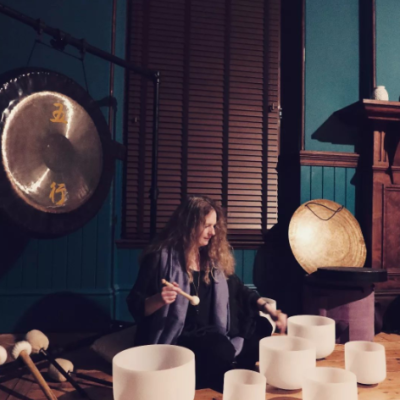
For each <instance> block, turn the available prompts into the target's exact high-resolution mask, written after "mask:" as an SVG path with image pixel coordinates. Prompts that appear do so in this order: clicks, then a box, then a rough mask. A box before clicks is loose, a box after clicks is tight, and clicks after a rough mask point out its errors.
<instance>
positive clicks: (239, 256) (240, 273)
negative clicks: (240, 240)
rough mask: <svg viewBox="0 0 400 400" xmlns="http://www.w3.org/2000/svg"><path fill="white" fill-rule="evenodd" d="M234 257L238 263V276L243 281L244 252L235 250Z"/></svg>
mask: <svg viewBox="0 0 400 400" xmlns="http://www.w3.org/2000/svg"><path fill="white" fill-rule="evenodd" d="M233 255H234V257H235V263H236V266H235V271H236V275H237V276H238V277H239V278H240V279H242V280H243V250H235V251H234V253H233Z"/></svg>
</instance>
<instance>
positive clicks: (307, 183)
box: [300, 166, 311, 204]
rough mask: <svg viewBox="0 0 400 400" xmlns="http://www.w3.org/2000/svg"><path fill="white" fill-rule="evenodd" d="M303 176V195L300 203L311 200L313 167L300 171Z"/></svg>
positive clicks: (302, 168)
mask: <svg viewBox="0 0 400 400" xmlns="http://www.w3.org/2000/svg"><path fill="white" fill-rule="evenodd" d="M300 175H301V193H300V203H301V204H303V203H305V202H306V201H309V200H311V167H309V166H302V167H301V169H300Z"/></svg>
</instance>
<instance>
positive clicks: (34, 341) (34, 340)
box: [25, 329, 49, 354]
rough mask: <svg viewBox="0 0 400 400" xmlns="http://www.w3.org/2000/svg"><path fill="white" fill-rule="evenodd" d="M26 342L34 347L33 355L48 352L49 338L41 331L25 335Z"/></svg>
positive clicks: (32, 331)
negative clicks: (42, 351)
mask: <svg viewBox="0 0 400 400" xmlns="http://www.w3.org/2000/svg"><path fill="white" fill-rule="evenodd" d="M25 340H26V341H28V342H29V343H30V344H31V346H32V353H34V354H36V353H39V352H40V350H41V349H44V350H47V349H48V347H49V338H48V337H47V336H46V335H45V334H44V333H43V332H41V331H38V330H37V329H33V330H31V331H29V332H28V333H27V334H26V335H25Z"/></svg>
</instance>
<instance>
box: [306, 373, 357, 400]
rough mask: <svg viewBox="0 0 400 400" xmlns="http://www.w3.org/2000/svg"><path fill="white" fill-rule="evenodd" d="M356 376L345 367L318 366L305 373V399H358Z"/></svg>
mask: <svg viewBox="0 0 400 400" xmlns="http://www.w3.org/2000/svg"><path fill="white" fill-rule="evenodd" d="M357 398H358V395H357V379H356V376H355V375H354V374H353V373H352V372H350V371H346V370H344V369H340V368H330V367H318V368H313V369H312V370H308V371H306V372H305V373H304V379H303V400H357Z"/></svg>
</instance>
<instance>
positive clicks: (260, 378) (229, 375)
mask: <svg viewBox="0 0 400 400" xmlns="http://www.w3.org/2000/svg"><path fill="white" fill-rule="evenodd" d="M234 375H238V377H237V378H243V377H244V376H245V375H247V376H250V377H251V378H254V379H255V380H258V382H250V383H248V382H243V381H242V380H240V381H231V382H228V383H229V384H230V385H247V386H249V387H251V386H254V385H257V386H258V385H262V384H264V382H265V383H266V380H267V379H266V377H265V376H264V375H262V374H260V373H259V372H256V371H251V370H249V369H231V370H230V371H227V372H225V375H224V380H225V379H228V380H231V379H234V378H235V377H234Z"/></svg>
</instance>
